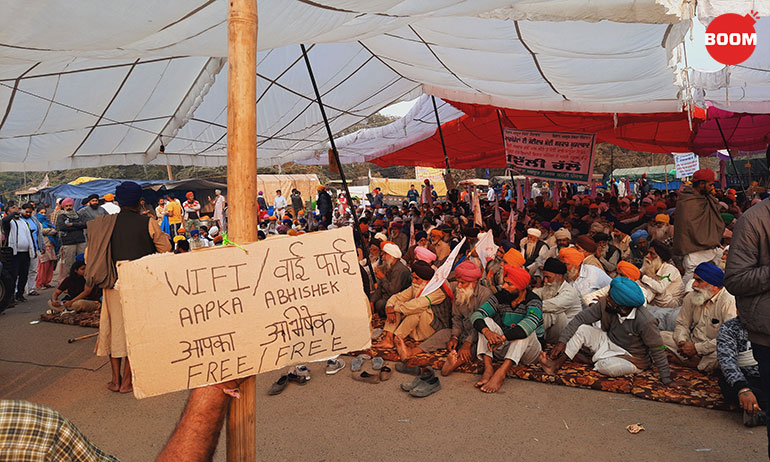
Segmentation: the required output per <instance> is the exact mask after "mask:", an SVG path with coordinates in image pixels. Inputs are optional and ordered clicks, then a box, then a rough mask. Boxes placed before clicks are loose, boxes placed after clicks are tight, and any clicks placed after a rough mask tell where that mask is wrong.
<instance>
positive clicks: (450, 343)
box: [446, 337, 457, 350]
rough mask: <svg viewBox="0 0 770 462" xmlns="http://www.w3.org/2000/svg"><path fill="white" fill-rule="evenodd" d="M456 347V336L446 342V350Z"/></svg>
mask: <svg viewBox="0 0 770 462" xmlns="http://www.w3.org/2000/svg"><path fill="white" fill-rule="evenodd" d="M456 348H457V338H455V337H452V338H451V339H450V340H449V341H448V342H447V344H446V349H447V350H454V349H456Z"/></svg>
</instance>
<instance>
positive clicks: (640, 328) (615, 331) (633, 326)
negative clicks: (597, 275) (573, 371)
mask: <svg viewBox="0 0 770 462" xmlns="http://www.w3.org/2000/svg"><path fill="white" fill-rule="evenodd" d="M644 301H645V300H644V294H643V293H642V289H640V288H639V286H638V285H637V284H636V283H635V282H634V281H632V280H630V279H628V278H624V277H616V278H615V279H613V280H612V283H611V284H610V293H609V295H608V296H606V297H604V298H601V299H599V301H598V302H596V303H594V304H593V305H591V306H590V307H588V308H587V309H585V310H583V311H582V312H580V313H579V314H578V315H577V316H575V318H574V319H572V321H570V323H569V324H568V325H567V328H566V329H564V331H563V332H562V334H561V337H560V338H559V343H557V344H556V345H555V346H554V347H553V349H552V350H551V353H550V355H547V354H545V352H543V353H540V362H541V363H542V365H543V370H544V371H545V372H547V373H548V374H556V372H557V371H558V370H559V369H560V368H561V366H562V365H563V364H564V362H565V361H566V360H567V359H573V358H575V356H576V355H577V354H578V352H579V351H580V349H581V348H583V347H585V348H587V349H588V350H590V352H591V354H592V355H593V359H592V360H593V363H594V369H595V370H596V371H598V372H599V373H601V374H604V375H608V376H610V377H618V376H621V375H627V374H635V373H637V372H640V371H642V370H643V369H647V368H649V367H650V357H652V362H653V363H654V364H655V367H657V368H658V374H659V375H660V381H661V382H663V383H664V384H669V383H671V377H670V372H669V369H668V359H667V358H666V353H665V350H664V349H663V339H661V337H660V331H659V330H658V326H657V322H656V320H655V318H654V317H653V316H652V315H651V314H650V313H649V312H648V311H647V309H646V308H644V306H642V305H644ZM596 321H601V322H602V323H601V326H602V327H601V328H598V327H594V326H592V325H591V324H593V323H595V322H596Z"/></svg>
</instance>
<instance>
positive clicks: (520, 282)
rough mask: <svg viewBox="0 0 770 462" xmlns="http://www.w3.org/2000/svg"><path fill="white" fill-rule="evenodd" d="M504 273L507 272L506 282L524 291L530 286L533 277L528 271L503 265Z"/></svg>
mask: <svg viewBox="0 0 770 462" xmlns="http://www.w3.org/2000/svg"><path fill="white" fill-rule="evenodd" d="M503 271H505V280H506V281H508V282H510V283H511V284H513V286H514V287H516V288H517V289H519V290H524V289H526V288H527V286H528V285H529V281H530V279H531V277H530V275H529V272H528V271H527V270H525V269H523V268H516V267H513V266H511V265H503Z"/></svg>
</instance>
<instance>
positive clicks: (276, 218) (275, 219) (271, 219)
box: [268, 216, 278, 221]
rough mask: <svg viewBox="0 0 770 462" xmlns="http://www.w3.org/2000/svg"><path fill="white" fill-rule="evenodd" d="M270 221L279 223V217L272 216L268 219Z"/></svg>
mask: <svg viewBox="0 0 770 462" xmlns="http://www.w3.org/2000/svg"><path fill="white" fill-rule="evenodd" d="M268 220H270V221H277V220H278V217H275V216H270V217H269V218H268Z"/></svg>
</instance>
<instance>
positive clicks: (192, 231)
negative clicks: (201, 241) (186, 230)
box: [190, 229, 201, 236]
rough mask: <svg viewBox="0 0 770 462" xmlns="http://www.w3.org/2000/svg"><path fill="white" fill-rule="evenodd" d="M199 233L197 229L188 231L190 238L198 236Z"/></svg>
mask: <svg viewBox="0 0 770 462" xmlns="http://www.w3.org/2000/svg"><path fill="white" fill-rule="evenodd" d="M200 233H201V232H200V231H198V230H197V229H191V230H190V236H198V235H200Z"/></svg>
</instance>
